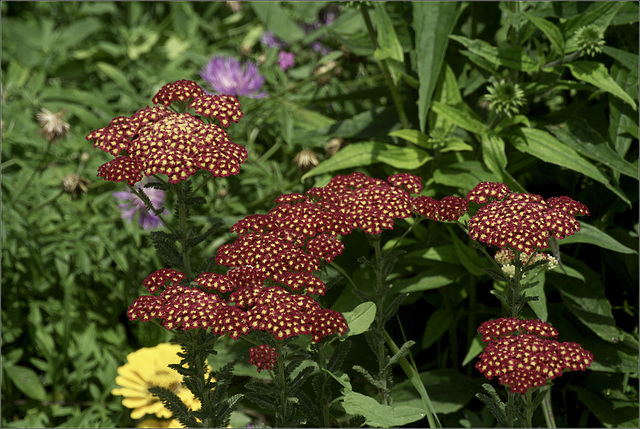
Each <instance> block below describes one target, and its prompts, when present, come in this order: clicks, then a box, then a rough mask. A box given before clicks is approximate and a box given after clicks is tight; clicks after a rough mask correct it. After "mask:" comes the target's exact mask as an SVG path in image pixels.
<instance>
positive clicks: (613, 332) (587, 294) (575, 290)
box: [548, 255, 623, 343]
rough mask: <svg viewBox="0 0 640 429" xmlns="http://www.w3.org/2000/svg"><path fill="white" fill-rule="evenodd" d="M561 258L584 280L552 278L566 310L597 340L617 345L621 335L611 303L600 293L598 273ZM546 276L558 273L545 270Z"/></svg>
mask: <svg viewBox="0 0 640 429" xmlns="http://www.w3.org/2000/svg"><path fill="white" fill-rule="evenodd" d="M562 259H563V262H564V264H565V265H571V266H573V267H575V268H576V269H577V270H578V271H579V272H580V273H581V274H582V275H584V278H585V280H584V281H581V280H578V279H576V278H573V277H567V276H564V275H562V276H563V277H562V280H560V279H556V280H555V281H554V282H553V285H554V286H555V287H556V289H557V290H558V291H559V292H560V296H561V298H562V301H563V302H564V304H565V305H566V308H567V309H568V310H569V311H571V312H572V313H573V315H574V316H576V317H577V318H578V320H580V321H581V322H582V323H583V324H584V325H585V326H587V327H588V328H589V329H591V331H592V332H594V333H595V334H596V335H597V336H598V337H600V338H602V339H603V340H605V341H607V342H610V343H613V342H617V341H618V340H619V339H620V338H622V336H623V332H622V331H621V330H620V329H619V328H618V327H617V326H616V321H615V319H614V318H613V314H612V313H611V303H610V302H609V300H608V299H607V297H606V295H605V293H604V286H603V284H602V283H601V282H600V280H599V276H598V274H597V273H595V272H593V271H592V270H590V269H589V267H587V265H586V264H585V263H583V262H582V261H579V260H575V259H573V258H570V257H568V256H566V255H565V256H564V257H563V258H562ZM548 275H549V278H551V276H553V277H557V276H559V275H561V274H560V273H559V272H557V271H556V272H554V271H549V272H548Z"/></svg>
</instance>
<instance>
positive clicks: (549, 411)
mask: <svg viewBox="0 0 640 429" xmlns="http://www.w3.org/2000/svg"><path fill="white" fill-rule="evenodd" d="M541 405H542V413H543V415H544V421H545V422H546V423H547V427H548V428H555V427H557V426H556V419H555V417H554V416H553V408H552V407H551V392H550V391H547V394H546V395H545V396H544V399H543V400H542V404H541Z"/></svg>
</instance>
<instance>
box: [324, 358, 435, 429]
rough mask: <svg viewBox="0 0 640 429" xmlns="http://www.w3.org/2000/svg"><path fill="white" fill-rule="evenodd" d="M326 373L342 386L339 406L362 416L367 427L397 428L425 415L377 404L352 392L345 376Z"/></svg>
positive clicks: (400, 407)
mask: <svg viewBox="0 0 640 429" xmlns="http://www.w3.org/2000/svg"><path fill="white" fill-rule="evenodd" d="M325 371H326V370H325ZM327 372H328V373H329V374H330V375H331V376H332V377H333V378H334V379H335V380H336V381H337V382H338V383H340V384H341V385H342V389H341V392H342V394H343V395H344V396H343V397H342V401H341V403H340V404H341V405H342V406H343V408H344V410H345V411H346V412H347V413H348V414H352V415H354V416H363V417H364V418H365V419H366V422H365V424H366V425H368V426H372V427H398V426H403V425H405V424H407V423H411V422H415V421H417V420H420V419H422V418H424V417H425V413H424V412H423V411H422V410H421V409H420V408H415V407H404V406H395V407H393V406H390V405H382V404H379V403H378V401H376V400H375V399H373V398H372V397H370V396H366V395H363V394H361V393H357V392H354V391H353V388H352V387H351V383H350V382H349V376H348V375H347V374H342V375H341V376H340V377H337V376H335V375H334V374H333V373H331V372H329V371H327Z"/></svg>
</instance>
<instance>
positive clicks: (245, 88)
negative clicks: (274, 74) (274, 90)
mask: <svg viewBox="0 0 640 429" xmlns="http://www.w3.org/2000/svg"><path fill="white" fill-rule="evenodd" d="M200 76H201V77H202V78H203V79H204V80H206V81H207V82H208V83H209V85H211V87H212V88H213V91H214V92H215V93H217V94H220V95H222V94H224V95H233V96H236V97H237V96H239V95H243V96H246V97H250V98H262V97H264V96H266V95H267V93H266V92H260V93H258V91H260V88H261V87H262V84H263V83H264V77H263V76H261V75H260V73H259V72H258V67H257V66H256V64H255V63H254V62H252V61H247V62H246V63H244V64H243V63H241V62H240V61H238V60H237V59H236V58H234V57H224V56H214V57H213V58H212V59H211V61H209V63H208V64H207V65H206V66H204V67H203V68H202V71H201V72H200Z"/></svg>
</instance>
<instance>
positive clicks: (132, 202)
mask: <svg viewBox="0 0 640 429" xmlns="http://www.w3.org/2000/svg"><path fill="white" fill-rule="evenodd" d="M142 185H144V184H142ZM135 187H136V188H138V189H140V190H142V189H143V186H141V185H135ZM143 192H144V193H145V194H146V195H147V196H148V197H149V200H151V204H152V205H153V207H156V208H158V207H160V206H162V203H164V191H161V190H160V189H154V188H146V189H144V190H143ZM113 196H114V197H115V198H116V199H117V200H119V201H120V202H121V204H118V207H119V208H120V211H121V212H122V219H126V220H128V221H129V223H131V222H132V221H133V218H134V217H135V215H136V213H140V217H139V218H138V225H140V226H141V227H143V228H144V229H155V228H157V227H158V226H159V225H160V223H161V220H160V218H159V217H158V216H156V215H155V214H153V213H151V212H149V210H147V207H146V206H145V205H144V203H143V202H142V200H141V199H140V198H138V197H137V196H136V195H135V194H134V193H132V192H131V191H125V192H114V193H113ZM164 212H165V211H163V213H164Z"/></svg>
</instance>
